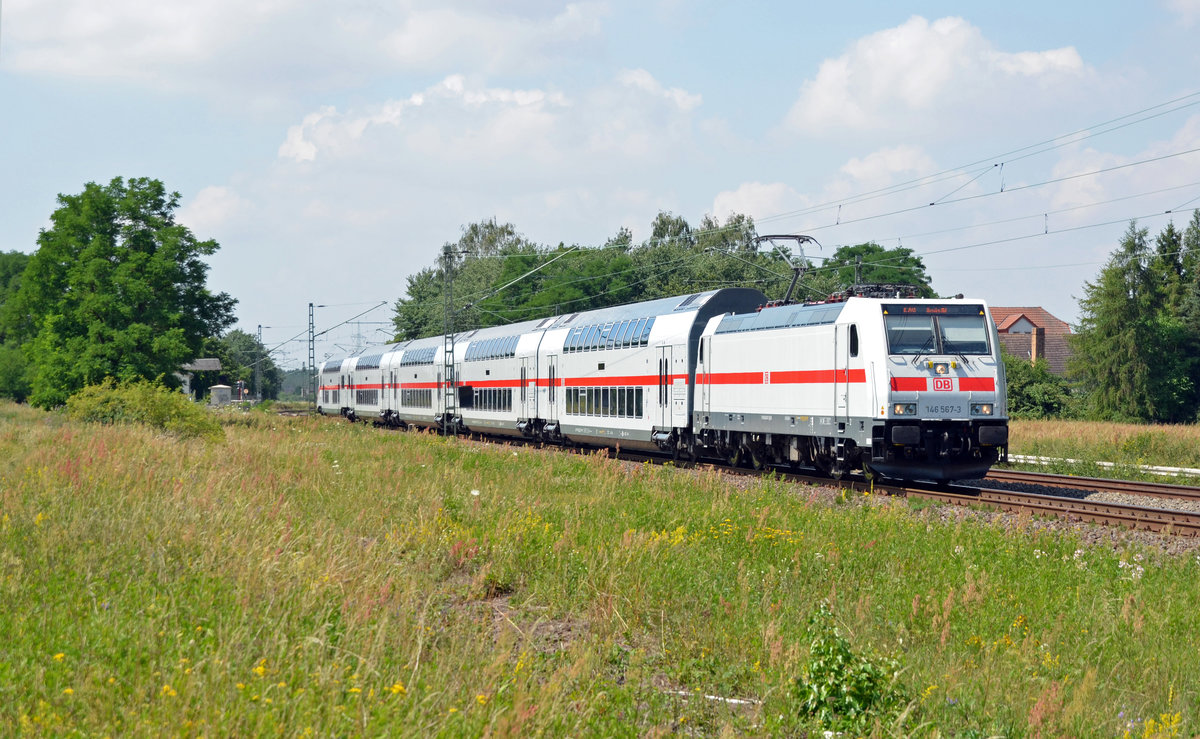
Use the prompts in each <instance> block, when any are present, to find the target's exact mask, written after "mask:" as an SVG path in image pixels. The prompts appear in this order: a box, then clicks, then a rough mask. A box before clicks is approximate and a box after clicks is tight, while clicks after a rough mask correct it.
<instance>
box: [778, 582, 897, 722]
mask: <svg viewBox="0 0 1200 739" xmlns="http://www.w3.org/2000/svg"><path fill="white" fill-rule="evenodd" d="M808 630H809V634H810V635H811V636H812V644H811V645H810V656H809V662H808V664H807V665H805V667H804V671H803V674H802V675H801V677H800V679H799V680H798V681H796V682H795V683H794V684H793V697H794V698H795V700H796V702H797V703H798V704H799V709H800V714H801V715H802V716H806V717H809V718H813V719H816V720H817V722H819V723H820V724H821V725H822V726H823V727H825V728H828V729H838V730H849V731H861V730H864V729H865V728H866V727H867V726H869V725H870V724H871V723H872V722H873V721H875V720H881V721H882V720H885V719H886V718H887V717H888V716H889V715H891V714H892V713H893V712H895V711H896V710H897V708H899V707H900V706H902V705H903V704H904V694H903V693H902V692H901V690H900V689H899V687H898V685H897V682H896V679H897V677H898V676H899V673H900V665H899V664H898V663H897V662H896V661H894V660H891V659H887V658H881V657H877V658H874V659H872V658H869V657H867V656H863V655H858V654H855V653H854V651H853V650H851V648H850V642H848V641H846V639H845V637H843V636H842V635H841V634H840V633H838V629H837V627H836V626H834V625H833V614H832V613H830V611H829V607H828V606H827V605H825V604H824V603H822V604H821V606H820V608H819V609H818V610H817V612H816V613H814V614H813V615H812V617H811V618H810V619H809V622H808Z"/></svg>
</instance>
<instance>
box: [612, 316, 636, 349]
mask: <svg viewBox="0 0 1200 739" xmlns="http://www.w3.org/2000/svg"><path fill="white" fill-rule="evenodd" d="M632 330H633V321H622V322H621V330H620V332H619V333H618V334H617V341H616V345H617V348H619V349H623V348H625V347H627V346H629V332H630V331H632Z"/></svg>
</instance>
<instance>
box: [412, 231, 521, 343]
mask: <svg viewBox="0 0 1200 739" xmlns="http://www.w3.org/2000/svg"><path fill="white" fill-rule="evenodd" d="M536 252H537V247H536V245H534V244H533V243H531V242H529V241H528V240H526V239H525V237H524V236H522V235H521V234H519V233H518V232H517V230H516V228H515V227H514V226H513V225H512V224H511V223H497V222H496V220H495V219H492V220H488V221H481V222H479V223H472V224H470V225H468V226H465V227H463V233H462V236H460V237H459V239H458V241H457V242H454V243H447V244H445V245H443V247H442V250H441V251H440V252H439V253H438V256H437V263H436V264H435V265H434V266H433V267H426V268H425V269H423V270H421V271H419V272H417V273H415V274H412V275H409V277H408V287H407V290H406V296H405V297H402V298H399V299H398V300H397V301H396V303H395V306H394V308H395V315H394V316H393V318H392V324H393V330H394V331H395V339H396V340H397V341H403V340H409V339H417V338H420V337H422V336H433V335H436V334H440V333H442V332H443V331H444V330H445V321H446V311H445V304H444V303H445V300H444V298H445V294H446V293H445V291H446V269H447V268H449V270H450V274H451V277H452V278H453V285H452V288H451V291H452V295H453V297H454V305H453V306H452V311H451V315H450V320H451V328H452V330H454V331H460V330H463V329H465V328H477V327H478V326H479V325H494V324H495V323H499V322H502V319H499V318H496V317H491V318H488V319H486V320H484V321H483V322H482V323H478V322H476V321H478V320H479V318H478V316H479V315H480V314H479V311H475V312H474V313H473V314H469V313H467V312H465V311H464V310H463V307H464V306H465V305H466V304H467V303H472V304H474V303H476V302H477V301H479V300H482V299H484V298H485V297H486V296H487V295H488V294H489V293H491V292H492V291H493V290H494V289H495V288H497V287H499V286H500V285H503V284H504V283H503V282H501V281H500V277H501V276H502V275H503V274H505V263H506V262H507V261H508V260H509V259H510V258H512V257H514V256H518V255H531V254H536Z"/></svg>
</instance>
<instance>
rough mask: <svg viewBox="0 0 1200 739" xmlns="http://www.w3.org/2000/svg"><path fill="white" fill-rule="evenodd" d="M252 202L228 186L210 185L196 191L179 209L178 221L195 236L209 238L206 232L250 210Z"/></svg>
mask: <svg viewBox="0 0 1200 739" xmlns="http://www.w3.org/2000/svg"><path fill="white" fill-rule="evenodd" d="M252 208H253V206H252V204H251V203H250V202H249V201H248V200H246V199H245V198H242V197H241V196H239V195H238V194H237V193H236V192H234V191H233V190H232V189H231V188H229V187H219V186H211V187H206V188H204V189H202V190H201V191H200V192H198V193H196V196H195V197H194V198H192V199H191V200H190V201H189V202H187V203H185V204H184V205H183V207H182V208H180V209H179V219H178V220H179V222H180V223H182V224H184V225H185V226H187V227H188V228H190V229H191V230H192V233H194V234H196V237H197V238H200V239H205V238H209V236H208V235H207V234H210V233H211V232H212V231H214V230H216V229H219V228H220V227H222V226H224V225H226V224H227V223H229V222H230V221H231V220H233V219H235V218H237V217H238V216H240V215H243V214H245V213H247V212H250V211H251V210H252Z"/></svg>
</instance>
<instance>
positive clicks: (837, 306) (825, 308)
mask: <svg viewBox="0 0 1200 739" xmlns="http://www.w3.org/2000/svg"><path fill="white" fill-rule="evenodd" d="M845 307H846V304H845V303H819V304H817V305H780V306H777V307H774V308H763V309H762V310H760V311H758V312H757V313H743V314H740V315H738V314H735V315H732V316H725V318H723V319H721V322H720V323H719V324H717V330H716V333H718V334H731V333H735V332H738V331H761V330H763V329H768V328H783V327H785V326H817V325H820V324H823V323H833V322H834V321H836V320H837V318H838V316H840V315H841V314H842V309H843V308H845Z"/></svg>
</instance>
